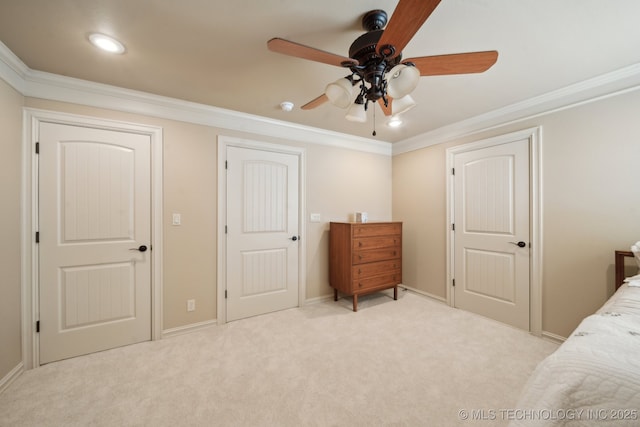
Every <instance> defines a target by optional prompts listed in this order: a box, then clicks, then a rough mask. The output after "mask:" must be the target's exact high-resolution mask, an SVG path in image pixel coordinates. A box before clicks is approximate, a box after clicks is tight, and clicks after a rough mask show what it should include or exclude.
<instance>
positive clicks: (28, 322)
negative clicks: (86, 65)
mask: <svg viewBox="0 0 640 427" xmlns="http://www.w3.org/2000/svg"><path fill="white" fill-rule="evenodd" d="M44 122H49V123H57V124H63V125H70V126H82V127H88V128H94V129H103V130H112V131H120V132H128V133H137V134H142V135H147V136H149V138H150V143H151V147H150V151H151V164H150V174H151V245H152V249H153V250H152V251H151V301H150V303H151V339H152V340H158V339H160V338H161V337H162V283H163V282H162V276H163V273H162V252H163V251H162V137H163V133H162V128H161V127H157V126H148V125H142V124H136V123H129V122H123V121H116V120H109V119H103V118H99V117H91V116H83V115H78V114H70V113H62V112H57V111H50V110H40V109H35V108H28V107H25V108H24V109H23V131H22V185H21V194H22V200H21V218H22V224H21V240H22V249H21V259H22V263H21V264H22V265H21V273H22V280H21V284H22V285H21V286H22V295H21V299H22V363H23V366H24V369H33V368H36V367H38V366H40V344H39V340H38V334H37V333H36V329H35V325H36V321H38V320H39V295H40V288H39V276H38V266H39V255H38V245H37V244H36V243H35V233H36V231H38V213H39V208H40V207H39V204H38V179H39V176H38V155H37V154H36V152H35V143H36V142H38V139H39V127H40V123H44Z"/></svg>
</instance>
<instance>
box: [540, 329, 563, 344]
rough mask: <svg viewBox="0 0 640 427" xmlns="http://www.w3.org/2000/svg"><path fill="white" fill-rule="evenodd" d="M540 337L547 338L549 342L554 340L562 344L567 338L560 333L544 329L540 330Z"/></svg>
mask: <svg viewBox="0 0 640 427" xmlns="http://www.w3.org/2000/svg"><path fill="white" fill-rule="evenodd" d="M542 338H543V339H546V340H549V341H551V342H554V343H556V344H562V343H563V342H565V341H566V340H567V339H566V338H565V337H562V336H560V335H557V334H554V333H551V332H546V331H542Z"/></svg>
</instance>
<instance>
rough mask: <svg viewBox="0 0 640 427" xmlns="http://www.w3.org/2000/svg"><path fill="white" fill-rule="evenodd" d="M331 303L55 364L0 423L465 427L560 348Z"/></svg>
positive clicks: (17, 391)
mask: <svg viewBox="0 0 640 427" xmlns="http://www.w3.org/2000/svg"><path fill="white" fill-rule="evenodd" d="M350 308H351V300H350V299H342V300H340V301H339V302H333V301H327V302H322V303H318V304H311V305H307V306H305V307H302V308H299V309H291V310H285V311H281V312H277V313H272V314H268V315H264V316H258V317H254V318H249V319H244V320H240V321H236V322H232V323H228V324H226V325H221V326H214V327H211V328H208V329H206V330H202V331H198V332H194V333H190V334H185V335H181V336H177V337H173V338H168V339H164V340H161V341H156V342H147V343H142V344H137V345H132V346H128V347H122V348H118V349H114V350H110V351H105V352H101V353H96V354H92V355H89V356H83V357H78V358H75V359H70V360H65V361H61V362H56V363H51V364H49V365H46V366H43V367H41V368H38V369H34V370H30V371H27V372H25V373H24V374H23V375H22V376H21V377H20V378H18V379H17V380H16V381H15V382H14V383H13V384H12V385H11V386H10V387H9V388H8V390H6V391H5V392H4V393H3V394H2V395H0V425H2V426H12V427H13V426H456V425H460V426H468V425H474V424H477V425H484V426H487V425H491V426H495V425H506V424H507V423H506V421H503V420H500V419H499V418H498V419H497V420H495V421H491V422H488V421H479V422H476V423H474V422H472V421H469V420H468V421H464V420H462V419H461V418H460V416H459V411H460V410H461V409H466V410H470V411H471V410H483V409H484V410H487V411H489V410H500V409H509V408H513V406H514V405H515V404H516V401H517V398H518V394H519V392H520V389H521V388H522V386H523V385H524V383H525V381H526V379H527V377H528V376H529V374H530V373H531V372H532V371H533V369H534V368H535V366H536V365H537V363H538V362H539V361H541V360H542V359H543V358H544V357H545V356H547V355H548V354H550V353H551V352H553V351H554V350H555V349H556V348H557V345H555V344H553V343H550V342H547V341H545V340H542V339H540V338H537V337H534V336H531V335H530V334H528V333H527V332H524V331H520V330H517V329H514V328H511V327H509V326H506V325H503V324H500V323H497V322H494V321H492V320H489V319H485V318H483V317H479V316H476V315H474V314H471V313H468V312H465V311H462V310H456V309H452V308H450V307H448V306H446V305H444V304H442V303H439V302H436V301H433V300H430V299H428V298H425V297H422V296H419V295H415V294H412V293H410V292H399V299H398V301H393V299H392V298H390V296H389V294H385V293H380V294H375V295H371V296H368V297H362V298H361V299H360V304H359V311H358V312H357V313H354V312H352V311H351V310H350Z"/></svg>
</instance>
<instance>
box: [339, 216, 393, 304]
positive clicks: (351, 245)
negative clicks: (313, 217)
mask: <svg viewBox="0 0 640 427" xmlns="http://www.w3.org/2000/svg"><path fill="white" fill-rule="evenodd" d="M329 282H330V284H331V287H333V297H334V300H335V301H338V291H340V292H342V293H343V294H346V295H351V296H353V311H358V295H362V294H368V293H372V292H378V291H382V290H384V289H389V288H393V299H398V284H400V283H402V223H401V222H368V223H355V222H332V223H331V224H330V234H329Z"/></svg>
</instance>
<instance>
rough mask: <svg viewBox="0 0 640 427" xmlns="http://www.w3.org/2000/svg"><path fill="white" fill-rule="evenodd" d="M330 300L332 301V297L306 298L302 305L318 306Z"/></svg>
mask: <svg viewBox="0 0 640 427" xmlns="http://www.w3.org/2000/svg"><path fill="white" fill-rule="evenodd" d="M330 300H333V295H324V296H321V297H315V298H308V299H306V300H304V305H308V304H318V303H319V302H325V301H330Z"/></svg>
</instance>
